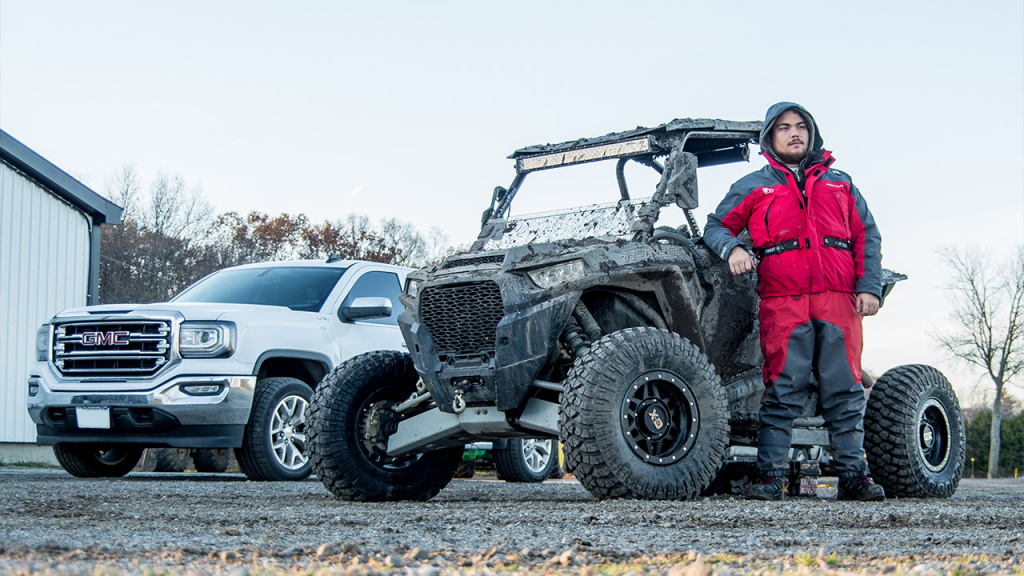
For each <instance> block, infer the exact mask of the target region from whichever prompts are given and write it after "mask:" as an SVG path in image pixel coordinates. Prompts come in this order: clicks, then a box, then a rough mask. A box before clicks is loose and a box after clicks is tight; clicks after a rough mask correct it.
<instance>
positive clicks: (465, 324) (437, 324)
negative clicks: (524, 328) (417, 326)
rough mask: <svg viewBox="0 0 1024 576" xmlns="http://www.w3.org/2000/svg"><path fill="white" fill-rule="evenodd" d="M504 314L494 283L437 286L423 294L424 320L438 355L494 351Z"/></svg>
mask: <svg viewBox="0 0 1024 576" xmlns="http://www.w3.org/2000/svg"><path fill="white" fill-rule="evenodd" d="M504 315H505V313H504V308H503V306H502V302H501V290H499V289H498V285H497V284H495V283H494V282H480V283H478V284H463V285H460V286H433V287H430V288H427V289H425V290H424V291H423V295H422V296H421V297H420V319H421V321H422V322H423V325H424V326H426V327H427V330H428V331H429V332H430V336H431V338H433V340H434V345H435V346H436V348H437V352H438V354H442V353H444V354H475V353H479V352H484V351H488V350H494V335H495V332H496V331H497V329H498V322H500V321H501V318H502V317H503V316H504Z"/></svg>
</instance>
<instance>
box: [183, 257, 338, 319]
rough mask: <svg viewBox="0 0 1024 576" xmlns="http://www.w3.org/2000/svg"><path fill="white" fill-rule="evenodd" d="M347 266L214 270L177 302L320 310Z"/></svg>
mask: <svg viewBox="0 0 1024 576" xmlns="http://www.w3.org/2000/svg"><path fill="white" fill-rule="evenodd" d="M345 270H346V268H302V267H296V266H279V267H275V268H238V269H234V270H221V271H220V272H215V273H213V274H211V275H209V276H207V277H206V278H203V279H202V280H200V281H199V282H197V283H195V284H193V285H192V286H191V287H189V288H188V289H186V290H185V291H184V292H182V293H181V294H179V295H178V296H177V297H175V298H174V299H173V301H174V302H207V303H219V304H263V305H267V306H287V307H288V308H291V309H292V310H302V311H306V312H317V311H319V310H320V308H322V307H323V305H324V301H325V300H327V296H328V295H329V294H330V293H331V290H332V289H334V285H335V284H337V283H338V280H339V279H340V278H341V276H342V275H343V274H344V273H345Z"/></svg>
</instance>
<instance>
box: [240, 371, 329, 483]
mask: <svg viewBox="0 0 1024 576" xmlns="http://www.w3.org/2000/svg"><path fill="white" fill-rule="evenodd" d="M312 395H313V391H312V390H310V389H309V386H306V383H305V382H303V381H302V380H299V379H297V378H267V379H265V380H263V381H262V382H261V383H259V384H257V386H256V394H255V396H254V397H253V400H252V412H251V413H250V414H249V423H248V424H246V425H245V433H244V434H243V436H242V446H241V447H240V448H235V459H236V460H238V467H239V468H240V469H241V470H242V473H243V474H245V475H246V476H247V477H248V478H249V479H250V480H266V481H274V480H302V479H304V478H306V477H308V476H309V474H310V472H311V471H312V467H311V466H310V464H309V454H308V452H309V451H308V449H307V448H306V446H307V440H306V411H307V409H308V407H309V399H310V397H311V396H312Z"/></svg>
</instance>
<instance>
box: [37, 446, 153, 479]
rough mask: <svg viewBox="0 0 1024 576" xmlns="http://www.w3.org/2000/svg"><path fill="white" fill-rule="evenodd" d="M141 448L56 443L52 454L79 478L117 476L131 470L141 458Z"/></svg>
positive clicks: (63, 466) (69, 472) (70, 472)
mask: <svg viewBox="0 0 1024 576" xmlns="http://www.w3.org/2000/svg"><path fill="white" fill-rule="evenodd" d="M142 451H143V448H136V447H134V446H98V445H95V444H57V445H56V446H54V447H53V455H54V456H56V457H57V462H59V463H60V465H61V467H62V468H64V469H65V470H67V472H68V474H71V475H72V476H77V477H79V478H119V477H121V476H124V475H125V474H127V473H129V472H131V471H132V469H134V468H135V465H136V464H138V463H139V459H140V458H142Z"/></svg>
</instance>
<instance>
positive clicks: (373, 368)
mask: <svg viewBox="0 0 1024 576" xmlns="http://www.w3.org/2000/svg"><path fill="white" fill-rule="evenodd" d="M417 379H418V375H417V374H416V370H415V369H414V368H413V364H412V360H411V359H410V358H409V355H408V354H404V353H401V352H396V351H377V352H369V353H366V354H362V355H360V356H356V357H354V358H351V359H350V360H348V361H346V362H345V363H343V364H342V365H340V366H338V367H337V368H335V369H334V370H333V371H331V373H330V374H328V375H327V376H326V377H325V378H324V380H323V382H321V383H320V385H319V386H318V387H317V390H316V393H315V394H314V395H313V400H312V402H311V404H310V411H309V422H310V426H309V441H310V453H311V458H310V461H311V462H312V464H313V470H314V471H315V473H316V475H317V477H318V478H319V479H320V481H321V482H322V483H323V485H324V486H325V487H326V488H327V489H328V490H329V491H330V492H331V493H332V494H334V495H335V496H337V497H338V498H341V499H343V500H353V501H363V502H383V501H395V500H429V499H430V498H433V497H434V496H435V495H437V493H438V492H440V491H441V490H442V489H443V488H444V487H445V486H447V485H448V483H449V482H451V480H452V478H453V477H454V476H455V469H456V467H458V465H459V463H460V462H462V452H463V448H462V447H461V446H460V447H457V448H446V449H443V450H438V451H435V452H427V453H423V454H412V455H407V456H405V457H399V458H389V457H386V456H383V455H381V454H371V453H370V451H369V449H368V448H367V446H366V445H365V444H364V443H363V438H362V428H363V426H364V423H365V421H364V419H365V418H367V417H368V415H369V411H370V408H371V405H373V404H378V403H379V405H380V406H383V407H386V406H387V405H389V404H391V405H393V404H396V403H399V402H402V401H404V400H406V399H408V398H409V396H410V395H411V394H412V393H413V391H415V389H416V381H417Z"/></svg>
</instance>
